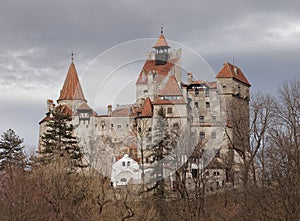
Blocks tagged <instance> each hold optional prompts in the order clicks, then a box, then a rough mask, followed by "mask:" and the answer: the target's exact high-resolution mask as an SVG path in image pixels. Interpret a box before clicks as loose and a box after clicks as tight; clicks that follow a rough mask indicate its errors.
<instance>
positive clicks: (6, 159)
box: [0, 129, 26, 170]
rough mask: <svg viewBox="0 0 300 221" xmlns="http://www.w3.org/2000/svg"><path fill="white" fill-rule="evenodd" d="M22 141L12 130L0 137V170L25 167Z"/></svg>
mask: <svg viewBox="0 0 300 221" xmlns="http://www.w3.org/2000/svg"><path fill="white" fill-rule="evenodd" d="M22 143H23V139H22V138H20V137H19V136H18V135H17V134H16V133H15V132H14V130H12V129H9V130H7V131H6V132H4V133H3V134H2V135H1V140H0V170H2V169H4V168H6V167H11V166H18V167H23V166H25V159H26V157H25V154H24V152H23V149H24V146H23V145H22Z"/></svg>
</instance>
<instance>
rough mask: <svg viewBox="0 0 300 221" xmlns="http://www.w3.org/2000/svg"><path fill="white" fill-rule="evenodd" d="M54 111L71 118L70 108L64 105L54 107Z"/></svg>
mask: <svg viewBox="0 0 300 221" xmlns="http://www.w3.org/2000/svg"><path fill="white" fill-rule="evenodd" d="M55 111H59V112H60V113H61V114H64V115H69V116H73V111H72V110H71V108H70V107H69V106H67V105H65V104H63V105H59V106H56V107H55Z"/></svg>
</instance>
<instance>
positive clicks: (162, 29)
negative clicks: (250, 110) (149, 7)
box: [160, 24, 164, 34]
mask: <svg viewBox="0 0 300 221" xmlns="http://www.w3.org/2000/svg"><path fill="white" fill-rule="evenodd" d="M160 33H161V34H163V33H164V25H163V24H161V27H160Z"/></svg>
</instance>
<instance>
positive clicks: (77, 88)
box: [57, 61, 86, 101]
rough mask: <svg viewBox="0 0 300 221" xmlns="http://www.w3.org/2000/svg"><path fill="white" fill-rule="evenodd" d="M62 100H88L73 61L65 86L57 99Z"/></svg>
mask: <svg viewBox="0 0 300 221" xmlns="http://www.w3.org/2000/svg"><path fill="white" fill-rule="evenodd" d="M62 100H83V101H86V99H85V98H84V95H83V91H82V88H81V85H80V82H79V78H78V75H77V71H76V67H75V64H74V62H73V61H72V63H71V65H70V67H69V71H68V74H67V77H66V79H65V83H64V85H63V88H62V89H61V91H60V96H59V98H58V100H57V101H62Z"/></svg>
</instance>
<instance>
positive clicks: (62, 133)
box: [39, 106, 84, 170]
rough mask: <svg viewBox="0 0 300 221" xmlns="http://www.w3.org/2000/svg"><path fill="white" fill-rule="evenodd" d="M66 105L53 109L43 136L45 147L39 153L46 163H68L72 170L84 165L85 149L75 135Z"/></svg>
mask: <svg viewBox="0 0 300 221" xmlns="http://www.w3.org/2000/svg"><path fill="white" fill-rule="evenodd" d="M65 108H66V107H65V106H58V107H57V108H55V110H54V111H52V113H51V116H50V120H49V121H48V122H47V123H46V127H47V131H46V132H45V133H44V134H43V136H42V141H43V147H42V148H41V150H40V152H39V154H40V159H41V160H42V162H43V163H44V164H50V163H52V162H55V161H61V160H62V161H63V162H65V163H68V166H69V167H70V169H71V170H75V169H76V168H81V167H84V165H83V163H82V160H83V151H82V148H81V147H80V146H79V144H78V140H77V138H76V137H75V136H74V135H73V133H74V126H73V125H72V124H71V120H72V117H71V116H70V115H69V114H67V113H66V109H65Z"/></svg>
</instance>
